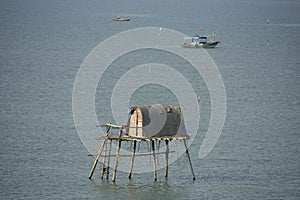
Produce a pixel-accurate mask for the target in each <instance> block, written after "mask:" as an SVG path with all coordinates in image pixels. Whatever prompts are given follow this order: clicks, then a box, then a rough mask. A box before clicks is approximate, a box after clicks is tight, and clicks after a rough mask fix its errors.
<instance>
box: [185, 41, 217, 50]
mask: <svg viewBox="0 0 300 200" xmlns="http://www.w3.org/2000/svg"><path fill="white" fill-rule="evenodd" d="M219 43H220V41H213V42H207V43H200V44H184V45H183V47H186V48H207V49H211V48H215V47H216V46H217V45H218V44H219Z"/></svg>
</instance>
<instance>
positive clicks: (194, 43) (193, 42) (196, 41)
mask: <svg viewBox="0 0 300 200" xmlns="http://www.w3.org/2000/svg"><path fill="white" fill-rule="evenodd" d="M212 36H215V34H212ZM210 37H211V36H210V35H208V36H199V35H196V36H189V37H184V42H183V47H187V48H215V47H216V46H217V45H218V44H219V43H220V41H215V40H212V39H209V38H210Z"/></svg>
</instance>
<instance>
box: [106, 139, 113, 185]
mask: <svg viewBox="0 0 300 200" xmlns="http://www.w3.org/2000/svg"><path fill="white" fill-rule="evenodd" d="M111 143H112V140H110V141H109V150H108V158H107V167H106V179H107V180H108V177H109V164H110V153H111Z"/></svg>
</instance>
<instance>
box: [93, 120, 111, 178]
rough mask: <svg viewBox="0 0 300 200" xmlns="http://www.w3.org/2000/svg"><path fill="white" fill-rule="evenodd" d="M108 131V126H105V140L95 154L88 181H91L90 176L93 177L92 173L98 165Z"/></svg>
mask: <svg viewBox="0 0 300 200" xmlns="http://www.w3.org/2000/svg"><path fill="white" fill-rule="evenodd" d="M109 129H110V126H106V135H105V139H104V141H103V143H102V144H101V146H100V148H99V151H98V153H97V156H96V158H95V160H94V163H93V167H92V169H91V171H90V174H89V179H91V178H92V176H93V174H94V171H95V169H96V166H97V164H98V160H99V158H100V156H101V154H102V151H103V148H104V145H105V143H106V141H107V138H108V134H109Z"/></svg>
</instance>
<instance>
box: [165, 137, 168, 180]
mask: <svg viewBox="0 0 300 200" xmlns="http://www.w3.org/2000/svg"><path fill="white" fill-rule="evenodd" d="M168 168H169V140H166V171H165V177H166V178H167V177H168V170H169V169H168Z"/></svg>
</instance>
